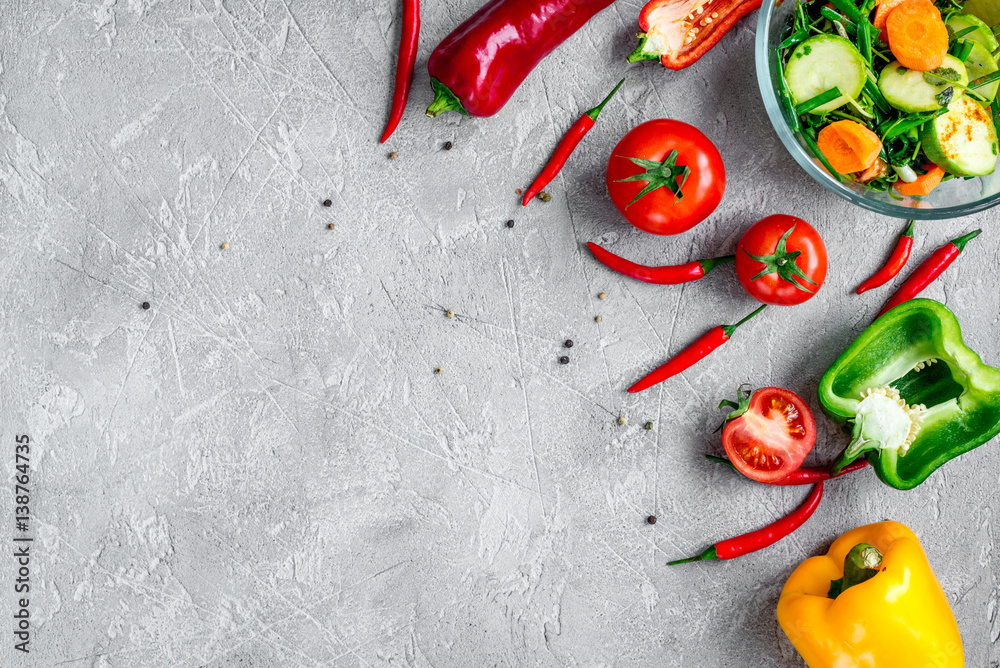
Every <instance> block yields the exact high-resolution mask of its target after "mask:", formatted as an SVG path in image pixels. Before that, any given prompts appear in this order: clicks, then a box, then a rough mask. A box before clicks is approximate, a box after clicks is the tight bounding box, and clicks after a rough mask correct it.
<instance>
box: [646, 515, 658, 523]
mask: <svg viewBox="0 0 1000 668" xmlns="http://www.w3.org/2000/svg"><path fill="white" fill-rule="evenodd" d="M646 521H647V522H649V523H650V524H656V515H650V516H649V517H647V518H646Z"/></svg>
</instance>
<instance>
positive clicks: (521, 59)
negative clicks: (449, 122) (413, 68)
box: [427, 0, 614, 117]
mask: <svg viewBox="0 0 1000 668" xmlns="http://www.w3.org/2000/svg"><path fill="white" fill-rule="evenodd" d="M612 2H614V0H490V1H489V2H487V3H486V4H485V5H484V6H483V7H482V9H480V10H479V11H478V12H476V13H475V14H473V15H472V16H471V17H470V18H469V19H468V20H467V21H465V23H463V24H462V25H460V26H458V27H457V28H456V29H455V30H454V31H452V33H451V34H450V35H448V36H447V37H445V38H444V41H442V42H441V43H440V44H438V46H437V48H436V49H434V53H432V54H431V57H430V60H428V61H427V71H428V72H430V75H431V86H432V87H433V88H434V95H435V97H434V102H432V103H431V106H429V107H428V108H427V115H428V116H431V117H434V116H437V115H438V114H440V113H442V112H444V111H448V110H451V111H457V112H459V113H461V114H465V115H466V116H470V115H471V116H492V115H493V114H495V113H497V112H498V111H500V109H501V108H502V107H503V106H504V105H505V104H507V100H509V99H510V97H511V95H513V94H514V91H515V90H517V87H518V86H520V85H521V82H522V81H524V79H525V77H527V76H528V74H529V73H530V72H531V70H532V69H534V67H535V66H536V65H537V64H538V63H539V62H541V60H542V59H543V58H545V56H547V55H549V53H550V52H551V51H552V50H553V49H555V48H556V47H557V46H559V45H560V44H562V43H563V41H565V40H566V38H567V37H569V36H570V35H572V34H573V33H575V32H576V31H577V30H579V29H580V28H581V27H582V26H583V24H585V23H586V22H587V21H589V20H590V19H591V18H592V17H593V16H594V15H595V14H597V13H598V12H599V11H601V10H602V9H604V8H605V7H608V6H609V5H610V4H611V3H612Z"/></svg>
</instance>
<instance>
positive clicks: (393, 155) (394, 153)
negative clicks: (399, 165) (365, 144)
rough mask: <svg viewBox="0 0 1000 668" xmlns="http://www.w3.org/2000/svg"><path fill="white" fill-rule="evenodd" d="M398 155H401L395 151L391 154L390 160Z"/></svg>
mask: <svg viewBox="0 0 1000 668" xmlns="http://www.w3.org/2000/svg"><path fill="white" fill-rule="evenodd" d="M398 157H399V154H398V153H396V152H395V151H393V152H392V153H390V154H389V159H390V160H395V159H396V158H398Z"/></svg>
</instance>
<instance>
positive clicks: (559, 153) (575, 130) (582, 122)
mask: <svg viewBox="0 0 1000 668" xmlns="http://www.w3.org/2000/svg"><path fill="white" fill-rule="evenodd" d="M623 83H625V79H624V78H623V79H622V80H621V81H619V82H618V85H617V86H615V88H614V90H612V91H611V92H610V93H609V94H608V96H607V97H606V98H604V100H603V101H602V102H601V103H600V104H599V105H597V106H596V107H594V108H593V109H591V110H590V111H588V112H587V113H585V114H584V115H583V116H581V117H580V118H578V119H577V120H576V123H574V124H573V126H572V127H571V128H570V129H569V131H568V132H566V134H565V135H563V138H562V141H560V142H559V145H558V146H556V150H555V152H553V153H552V157H551V158H549V161H548V163H547V164H546V165H545V167H544V168H543V169H542V173H541V174H539V175H538V177H537V178H536V179H535V180H534V182H532V184H531V187H530V188H528V191H527V192H526V193H524V197H523V198H522V199H521V206H528V202H530V201H531V198H532V197H534V196H535V195H537V194H538V193H540V192H541V191H542V188H544V187H545V186H547V185H549V183H550V182H551V181H552V179H554V178H555V177H556V174H558V173H559V170H561V169H562V168H563V165H565V164H566V160H568V159H569V156H571V155H572V154H573V151H574V150H576V146H577V144H579V143H580V140H582V139H583V137H584V135H586V134H587V133H588V132H590V129H591V128H592V127H594V123H596V122H597V117H598V116H599V115H600V113H601V110H602V109H604V105H606V104H607V103H608V102H609V101H610V100H611V98H612V97H614V96H615V93H617V92H618V89H619V88H621V87H622V84H623Z"/></svg>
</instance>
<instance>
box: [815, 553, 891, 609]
mask: <svg viewBox="0 0 1000 668" xmlns="http://www.w3.org/2000/svg"><path fill="white" fill-rule="evenodd" d="M881 564H882V553H881V552H879V551H878V548H876V547H875V546H874V545H869V544H868V543H858V544H857V545H855V546H854V547H853V548H851V551H850V552H848V553H847V556H846V557H844V577H842V578H839V579H837V580H833V581H832V582H830V591H829V593H827V598H837V597H838V596H840V595H841V594H842V593H844V592H845V591H846V590H847V589H850V588H851V587H853V586H854V585H859V584H861V583H862V582H867V581H868V580H871V579H872V578H873V577H875V576H876V575H878V572H879V569H878V567H879V566H880V565H881Z"/></svg>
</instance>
